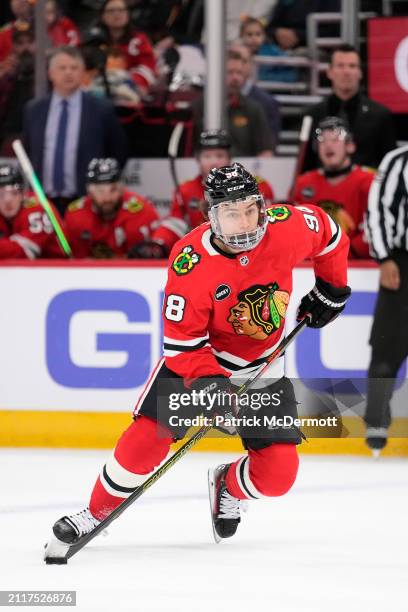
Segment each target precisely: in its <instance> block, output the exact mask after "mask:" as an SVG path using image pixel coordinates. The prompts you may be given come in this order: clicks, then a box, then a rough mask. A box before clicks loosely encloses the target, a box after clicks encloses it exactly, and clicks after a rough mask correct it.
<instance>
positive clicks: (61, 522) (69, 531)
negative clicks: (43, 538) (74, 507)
mask: <svg viewBox="0 0 408 612" xmlns="http://www.w3.org/2000/svg"><path fill="white" fill-rule="evenodd" d="M99 523H100V521H99V520H98V519H96V518H95V517H94V516H92V514H91V513H90V511H89V508H85V510H81V511H80V512H77V513H76V514H70V515H69V516H63V517H62V518H60V519H58V521H57V522H56V523H55V524H54V527H53V528H52V531H53V534H54V537H53V538H51V540H50V541H49V542H48V543H47V544H46V546H45V554H44V559H45V561H46V563H61V564H62V563H66V562H67V561H66V554H67V552H68V550H69V547H70V546H71V545H72V544H75V543H76V542H78V540H80V539H81V538H82V537H83V536H85V535H87V534H88V533H90V532H91V531H92V530H93V529H94V528H95V527H96V526H97V525H99Z"/></svg>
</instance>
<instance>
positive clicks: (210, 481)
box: [208, 468, 222, 544]
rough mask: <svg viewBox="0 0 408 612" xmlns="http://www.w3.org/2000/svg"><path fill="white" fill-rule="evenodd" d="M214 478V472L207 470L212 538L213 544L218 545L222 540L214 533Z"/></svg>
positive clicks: (213, 470)
mask: <svg viewBox="0 0 408 612" xmlns="http://www.w3.org/2000/svg"><path fill="white" fill-rule="evenodd" d="M215 477H216V470H215V469H212V468H210V469H209V470H208V497H209V500H210V511H211V525H212V530H213V536H214V540H215V543H216V544H219V543H220V542H221V540H222V538H220V536H219V535H218V533H217V532H216V530H215V525H214V508H215Z"/></svg>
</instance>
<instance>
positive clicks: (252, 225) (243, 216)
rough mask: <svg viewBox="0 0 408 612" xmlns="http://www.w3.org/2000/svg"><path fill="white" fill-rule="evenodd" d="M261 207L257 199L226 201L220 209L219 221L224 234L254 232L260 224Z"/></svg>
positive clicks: (232, 234)
mask: <svg viewBox="0 0 408 612" xmlns="http://www.w3.org/2000/svg"><path fill="white" fill-rule="evenodd" d="M258 220H259V208H258V204H257V203H256V200H254V199H253V198H248V199H246V200H243V201H242V202H224V203H222V204H220V206H219V209H218V223H219V226H220V229H221V233H222V234H223V235H224V236H234V235H236V234H245V233H247V232H253V231H255V230H256V228H257V226H258Z"/></svg>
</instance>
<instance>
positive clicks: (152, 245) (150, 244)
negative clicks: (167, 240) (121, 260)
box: [127, 240, 169, 259]
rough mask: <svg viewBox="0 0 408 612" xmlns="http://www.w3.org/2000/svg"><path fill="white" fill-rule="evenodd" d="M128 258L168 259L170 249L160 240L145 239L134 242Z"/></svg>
mask: <svg viewBox="0 0 408 612" xmlns="http://www.w3.org/2000/svg"><path fill="white" fill-rule="evenodd" d="M127 256H128V259H167V257H168V256H169V253H168V249H167V247H166V246H165V245H164V244H160V242H154V241H153V240H144V241H143V242H138V243H137V244H134V245H133V246H132V247H131V248H130V249H129V251H128V255H127Z"/></svg>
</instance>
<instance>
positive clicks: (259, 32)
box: [242, 23, 265, 53]
mask: <svg viewBox="0 0 408 612" xmlns="http://www.w3.org/2000/svg"><path fill="white" fill-rule="evenodd" d="M242 40H243V42H244V44H245V45H246V46H247V47H249V48H250V50H251V52H252V53H255V52H256V51H257V50H258V49H259V47H260V46H261V45H263V43H264V42H265V32H264V30H263V28H262V27H261V25H260V24H258V23H251V24H250V25H248V26H246V28H245V30H244V32H243V34H242Z"/></svg>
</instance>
